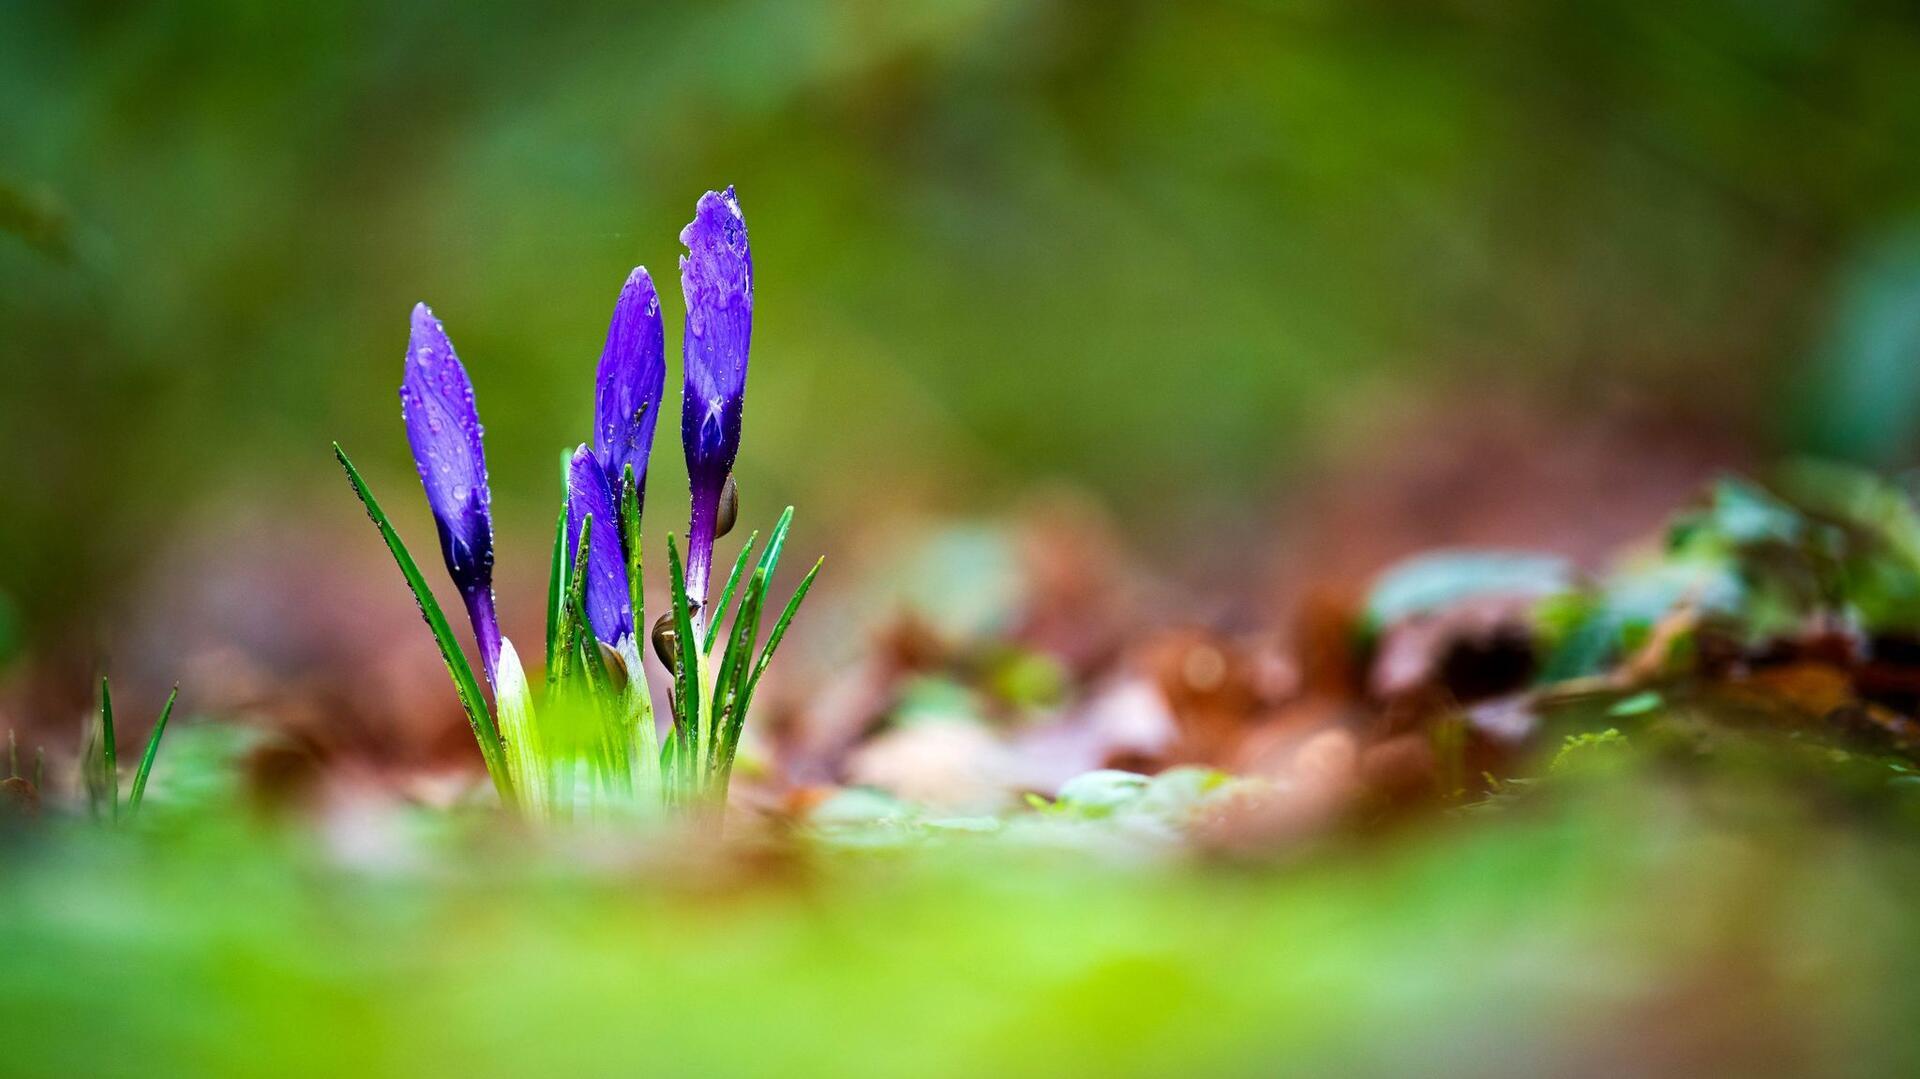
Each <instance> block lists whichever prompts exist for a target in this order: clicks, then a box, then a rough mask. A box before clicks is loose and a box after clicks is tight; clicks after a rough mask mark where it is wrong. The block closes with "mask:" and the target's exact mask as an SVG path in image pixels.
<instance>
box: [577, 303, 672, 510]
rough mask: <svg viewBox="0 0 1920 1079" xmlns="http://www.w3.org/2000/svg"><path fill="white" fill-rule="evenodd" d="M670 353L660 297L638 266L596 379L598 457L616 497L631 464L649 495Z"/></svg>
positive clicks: (617, 307) (616, 310)
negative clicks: (656, 426) (649, 463)
mask: <svg viewBox="0 0 1920 1079" xmlns="http://www.w3.org/2000/svg"><path fill="white" fill-rule="evenodd" d="M666 352H667V345H666V328H665V326H664V325H663V324H662V323H661V321H660V296H659V294H658V293H657V292H655V291H654V288H653V278H651V277H649V276H648V275H647V268H646V267H645V266H640V267H636V268H635V269H634V271H633V273H631V274H629V275H628V276H627V283H626V285H625V286H624V287H622V288H621V290H620V299H619V300H618V301H616V302H615V304H614V306H613V322H612V324H611V325H609V326H608V327H607V345H606V348H605V349H604V350H602V351H601V353H600V371H599V375H598V377H597V378H596V380H595V392H594V427H593V453H594V457H595V458H596V459H597V460H598V461H599V462H600V468H601V470H602V471H604V472H605V473H606V477H607V485H608V487H610V488H611V489H612V490H613V492H614V494H615V497H616V498H617V497H618V496H619V491H620V484H621V482H622V479H623V478H624V477H625V475H626V470H627V466H629V465H631V466H633V479H634V483H635V484H636V485H637V486H638V487H639V493H640V495H641V497H642V499H644V498H645V496H646V487H647V456H648V454H649V452H650V451H651V450H652V448H653V427H654V424H655V423H657V422H659V419H660V398H661V396H662V395H663V392H664V389H665V385H666V378H667V359H666Z"/></svg>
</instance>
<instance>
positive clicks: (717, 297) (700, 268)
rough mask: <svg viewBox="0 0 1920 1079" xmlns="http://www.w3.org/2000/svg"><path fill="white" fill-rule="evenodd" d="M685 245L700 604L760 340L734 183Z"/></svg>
mask: <svg viewBox="0 0 1920 1079" xmlns="http://www.w3.org/2000/svg"><path fill="white" fill-rule="evenodd" d="M680 242H681V243H683V244H685V245H686V247H687V253H686V254H685V255H682V256H680V289H681V291H682V292H684V293H685V294H686V301H687V325H686V334H685V336H684V338H683V340H682V346H683V349H684V352H685V360H686V363H685V367H686V383H685V386H684V387H683V390H682V395H681V402H680V441H681V444H682V446H683V448H684V449H685V450H686V454H687V483H688V486H689V488H690V489H691V492H692V495H693V519H692V521H691V523H690V524H689V526H688V529H687V594H688V595H689V596H690V597H691V598H692V599H693V600H694V601H695V602H696V603H697V602H700V601H702V600H705V599H706V598H707V582H708V578H709V577H710V576H711V575H712V570H713V541H714V537H715V536H716V535H717V534H718V524H719V521H718V517H719V510H720V491H721V488H722V487H724V486H725V485H726V482H727V476H728V475H729V474H730V473H732V471H733V459H734V457H735V456H736V455H737V454H738V453H739V452H740V414H741V409H742V406H743V404H744V401H745V396H746V387H747V351H748V346H749V344H750V342H751V340H752V337H753V254H752V252H751V250H750V249H749V248H748V245H747V222H746V218H745V217H744V216H743V215H742V214H741V213H740V202H739V200H738V199H737V198H735V197H734V193H733V188H731V187H729V188H727V189H726V190H725V191H723V192H717V193H716V192H712V191H709V192H707V193H706V194H705V195H702V196H701V197H700V203H699V205H698V207H696V209H695V211H694V217H693V221H692V222H691V223H690V224H688V225H687V227H686V228H685V229H682V230H681V232H680Z"/></svg>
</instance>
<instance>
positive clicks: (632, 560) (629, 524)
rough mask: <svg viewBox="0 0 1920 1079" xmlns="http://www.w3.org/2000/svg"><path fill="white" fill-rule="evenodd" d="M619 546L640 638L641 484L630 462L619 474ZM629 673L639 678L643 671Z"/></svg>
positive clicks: (643, 585)
mask: <svg viewBox="0 0 1920 1079" xmlns="http://www.w3.org/2000/svg"><path fill="white" fill-rule="evenodd" d="M620 549H621V550H622V551H624V552H625V553H626V556H627V603H628V605H629V606H630V607H632V608H633V634H634V636H635V637H639V636H641V635H642V634H644V633H646V631H647V623H646V610H647V582H646V578H644V577H642V576H641V574H640V570H641V558H640V551H641V535H640V487H639V485H638V484H637V483H635V482H634V478H633V466H632V465H628V466H627V470H626V473H625V474H624V475H623V476H621V477H620ZM630 673H631V674H632V675H633V676H634V677H639V676H641V675H642V674H644V673H645V672H642V671H633V672H630Z"/></svg>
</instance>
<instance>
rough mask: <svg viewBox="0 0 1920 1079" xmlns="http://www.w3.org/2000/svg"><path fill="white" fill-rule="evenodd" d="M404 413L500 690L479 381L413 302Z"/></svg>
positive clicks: (450, 562)
mask: <svg viewBox="0 0 1920 1079" xmlns="http://www.w3.org/2000/svg"><path fill="white" fill-rule="evenodd" d="M400 415H401V417H402V419H404V420H405V421H406V425H407V443H408V445H410V446H411V447H412V449H413V463H414V467H415V468H416V469H418V470H419V473H420V485H421V486H422V487H424V488H426V492H427V505H428V507H429V508H431V509H432V510H433V523H434V526H435V527H436V528H437V529H438V530H439V533H440V553H441V555H442V556H443V557H444V558H445V559H446V563H447V574H448V576H450V577H452V578H453V583H454V586H455V587H456V588H458V589H459V590H460V598H461V599H462V600H464V601H465V602H466V606H467V617H468V618H469V619H470V620H471V621H472V623H473V636H474V639H475V640H476V641H477V642H479V645H480V658H481V661H482V662H483V663H484V664H485V666H486V671H487V680H488V681H490V682H493V683H494V685H495V687H496V692H498V688H497V687H498V685H499V681H498V678H497V677H496V672H497V669H498V667H499V662H500V624H499V620H498V619H497V617H496V616H495V614H494V609H493V517H492V512H491V510H490V508H489V505H490V502H491V495H490V494H489V493H488V489H487V458H486V452H485V450H484V449H483V448H482V446H481V429H480V414H479V412H478V411H477V410H476V409H475V407H474V403H473V383H472V382H471V381H469V380H468V378H467V370H466V368H464V367H462V366H461V365H460V358H459V357H458V356H456V355H454V352H453V342H451V341H449V340H448V339H447V333H446V331H445V330H444V329H442V328H441V326H440V320H439V319H436V318H434V317H433V312H432V311H429V310H428V309H427V305H426V304H416V305H414V308H413V331H412V334H411V336H410V338H409V340H408V342H407V362H406V371H405V373H404V374H403V375H402V376H401V380H400Z"/></svg>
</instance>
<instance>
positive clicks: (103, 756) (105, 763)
mask: <svg viewBox="0 0 1920 1079" xmlns="http://www.w3.org/2000/svg"><path fill="white" fill-rule="evenodd" d="M100 781H101V782H100V786H101V788H102V789H103V790H105V791H106V794H107V799H108V802H107V805H108V806H109V807H110V808H111V810H112V812H113V819H114V820H119V819H120V754H119V750H118V747H116V746H115V745H114V737H113V690H111V689H109V688H107V679H106V676H104V675H102V676H101V678H100Z"/></svg>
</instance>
